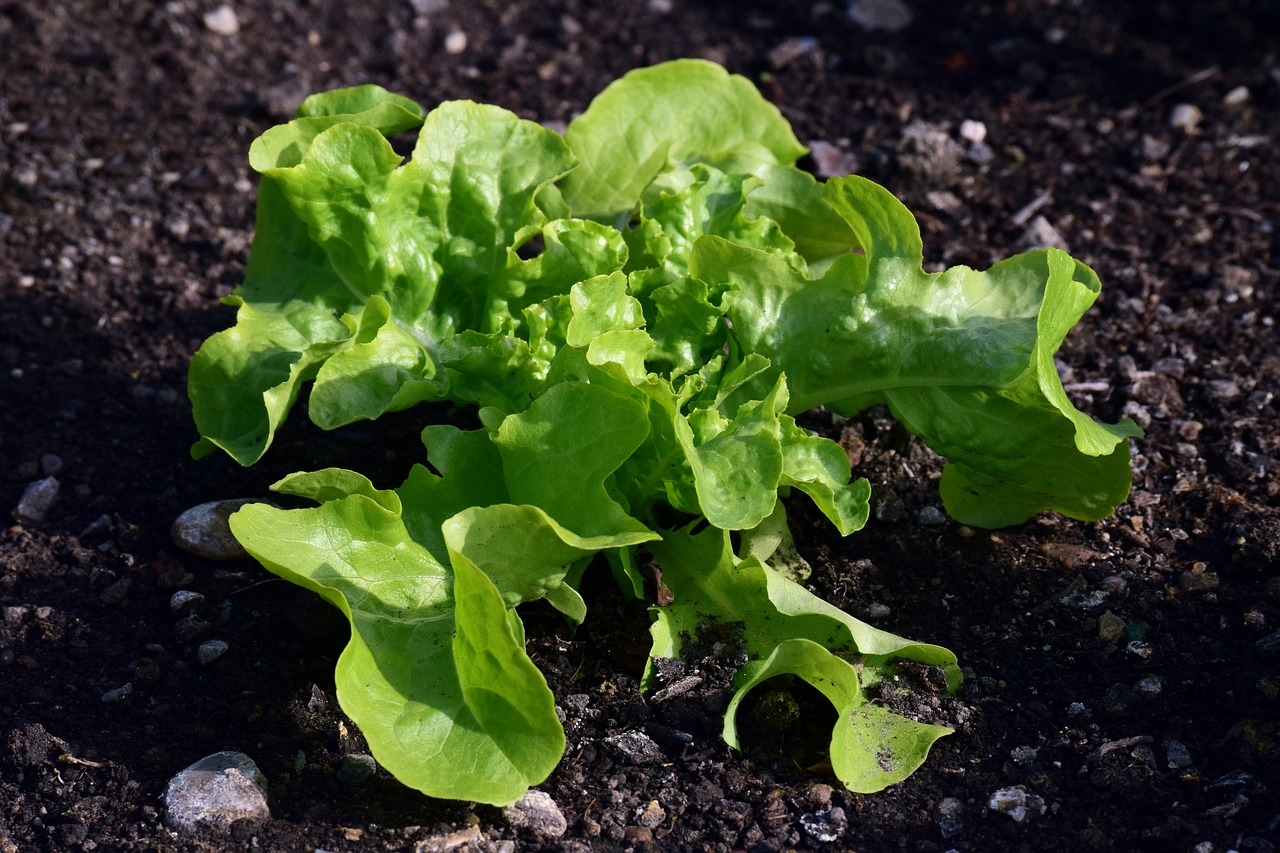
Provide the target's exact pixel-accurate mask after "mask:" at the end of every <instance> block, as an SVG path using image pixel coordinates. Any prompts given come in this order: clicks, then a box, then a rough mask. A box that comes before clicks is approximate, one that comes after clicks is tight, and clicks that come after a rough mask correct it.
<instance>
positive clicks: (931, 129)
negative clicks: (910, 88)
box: [897, 119, 964, 189]
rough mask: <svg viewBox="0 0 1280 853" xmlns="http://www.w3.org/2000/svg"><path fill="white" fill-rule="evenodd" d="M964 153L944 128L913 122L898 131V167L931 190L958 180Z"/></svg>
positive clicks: (942, 187)
mask: <svg viewBox="0 0 1280 853" xmlns="http://www.w3.org/2000/svg"><path fill="white" fill-rule="evenodd" d="M963 155H964V149H963V148H962V147H961V146H960V143H958V142H956V141H955V140H954V139H952V138H951V134H950V133H948V132H947V129H946V127H944V126H943V125H940V124H934V123H932V122H927V121H922V120H920V119H916V120H915V121H912V122H911V123H910V124H908V125H907V126H906V127H904V128H903V129H902V139H901V141H900V142H899V143H898V149H897V157H898V165H900V166H901V167H902V168H903V169H904V170H905V171H907V172H909V173H911V174H913V175H916V176H917V177H919V178H921V179H922V180H923V181H925V182H926V183H927V184H930V185H932V187H933V188H935V189H945V188H946V187H949V186H951V185H953V184H955V183H956V181H957V180H958V179H959V177H960V158H961V157H962V156H963Z"/></svg>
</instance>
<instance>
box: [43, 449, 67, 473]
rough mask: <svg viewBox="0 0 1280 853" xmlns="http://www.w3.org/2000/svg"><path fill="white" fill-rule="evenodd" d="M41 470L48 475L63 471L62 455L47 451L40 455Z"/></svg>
mask: <svg viewBox="0 0 1280 853" xmlns="http://www.w3.org/2000/svg"><path fill="white" fill-rule="evenodd" d="M40 470H41V471H42V472H43V473H44V475H45V476H46V477H54V476H57V475H58V474H61V473H62V457H61V456H58V455H56V454H54V453H46V454H45V455H44V456H41V457H40Z"/></svg>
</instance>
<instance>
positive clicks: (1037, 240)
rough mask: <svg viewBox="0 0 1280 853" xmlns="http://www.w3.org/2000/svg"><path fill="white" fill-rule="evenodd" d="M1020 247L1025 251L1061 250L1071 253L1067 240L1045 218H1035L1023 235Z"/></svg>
mask: <svg viewBox="0 0 1280 853" xmlns="http://www.w3.org/2000/svg"><path fill="white" fill-rule="evenodd" d="M1018 245H1019V246H1020V247H1021V248H1023V249H1061V250H1062V251H1064V252H1068V251H1070V249H1069V248H1068V247H1067V241H1066V238H1064V237H1063V236H1062V234H1061V233H1059V231H1058V229H1057V228H1054V227H1053V225H1052V224H1051V223H1050V222H1049V220H1048V219H1045V218H1044V217H1043V216H1036V217H1035V218H1033V219H1032V220H1031V222H1030V224H1029V225H1027V230H1026V231H1024V232H1023V233H1022V239H1021V240H1019V243H1018Z"/></svg>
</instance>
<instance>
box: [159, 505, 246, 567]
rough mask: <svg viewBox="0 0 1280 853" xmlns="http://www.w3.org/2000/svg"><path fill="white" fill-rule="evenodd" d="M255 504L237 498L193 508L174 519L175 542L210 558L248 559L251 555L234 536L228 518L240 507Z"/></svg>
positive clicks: (172, 533) (199, 555)
mask: <svg viewBox="0 0 1280 853" xmlns="http://www.w3.org/2000/svg"><path fill="white" fill-rule="evenodd" d="M251 503H255V501H253V500H248V499H235V500H225V501H210V502H209V503H203V504H200V505H199V506H194V507H192V508H191V509H189V510H187V511H186V512H184V513H183V514H182V515H180V516H178V518H177V519H176V520H175V521H174V522H173V527H172V528H171V530H170V535H171V536H172V537H173V544H175V545H177V546H178V547H179V548H181V549H182V550H184V551H186V552H187V553H189V554H195V555H196V556H197V557H204V558H205V559H207V560H243V559H246V558H247V557H248V556H249V554H248V552H246V551H245V550H244V546H242V545H241V544H240V543H239V542H237V541H236V538H235V537H234V536H232V535H231V527H230V526H229V525H228V523H227V519H228V518H230V517H231V514H232V513H233V512H235V511H236V510H238V509H240V507H242V506H244V505H245V504H251Z"/></svg>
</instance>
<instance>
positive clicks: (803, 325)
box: [691, 176, 1140, 526]
mask: <svg viewBox="0 0 1280 853" xmlns="http://www.w3.org/2000/svg"><path fill="white" fill-rule="evenodd" d="M825 198H826V201H827V203H828V204H829V205H830V206H831V207H832V209H834V210H835V211H836V212H837V213H838V214H839V215H840V216H842V217H843V218H844V219H845V221H846V222H847V223H848V224H849V226H850V228H851V230H852V231H853V232H854V234H855V235H856V237H857V240H858V245H859V246H861V247H862V252H863V253H862V254H845V255H842V256H840V257H838V258H836V259H835V260H834V261H833V262H832V263H831V265H830V267H829V268H828V269H827V271H826V273H825V274H824V275H823V276H822V277H821V278H819V279H816V280H810V279H808V278H807V277H806V276H805V275H804V274H803V273H801V272H800V271H798V270H796V269H795V268H793V267H792V266H790V265H788V264H787V263H786V262H785V261H784V260H783V259H781V258H779V257H777V256H775V255H772V254H769V253H765V252H762V251H759V250H756V249H752V248H750V247H743V246H739V245H736V244H733V243H731V242H729V241H727V240H724V239H722V238H718V237H714V236H708V237H705V238H703V239H702V240H700V241H699V242H698V244H697V245H696V246H695V249H694V253H693V258H692V264H691V267H692V269H693V272H694V274H695V275H697V276H698V277H700V278H702V279H704V280H706V281H709V282H715V283H719V284H727V285H728V286H730V287H731V288H732V293H731V294H730V295H729V296H728V297H726V301H727V302H728V307H727V314H728V316H729V318H730V320H731V322H732V323H733V329H734V335H735V337H736V338H737V341H738V345H739V347H740V348H741V349H742V350H743V351H744V352H749V353H758V354H761V355H763V356H765V357H767V358H768V359H769V360H770V361H771V362H772V364H773V367H774V369H775V370H776V371H780V372H782V373H784V374H785V375H786V377H787V382H788V385H789V387H790V388H791V389H792V403H791V406H790V410H791V411H794V412H799V411H804V410H807V409H810V408H813V407H814V406H818V405H826V406H829V407H830V408H832V409H834V410H836V411H839V412H844V413H852V412H855V411H858V410H860V409H863V408H866V407H867V406H869V405H872V404H875V403H881V402H882V403H887V404H888V406H889V409H890V411H892V412H893V414H894V415H895V417H897V418H898V419H899V420H901V421H902V422H903V423H904V425H905V426H906V427H907V428H908V429H910V430H911V431H912V432H914V433H915V434H916V435H919V436H920V437H921V438H923V439H924V440H925V442H926V443H928V444H929V445H930V446H931V447H932V448H933V449H934V450H936V451H937V452H938V453H940V454H941V455H943V456H946V457H947V459H948V461H949V465H948V469H947V471H948V473H946V474H944V482H945V483H946V487H945V488H944V490H943V498H944V501H945V502H946V505H947V509H948V511H949V512H950V513H951V514H952V515H953V516H954V517H956V518H957V519H958V520H960V521H962V522H964V523H967V524H974V525H979V526H1000V525H1006V524H1016V523H1019V522H1021V521H1024V520H1026V519H1027V518H1029V517H1030V516H1031V515H1033V514H1035V513H1036V512H1039V511H1041V510H1045V509H1053V510H1057V511H1059V512H1061V513H1063V514H1065V515H1069V516H1072V517H1076V518H1083V519H1096V518H1100V517H1102V516H1105V515H1107V514H1108V513H1110V512H1112V511H1113V510H1114V508H1115V506H1116V505H1117V504H1118V503H1119V502H1120V501H1122V500H1124V499H1125V497H1126V496H1127V495H1128V492H1129V488H1130V480H1131V478H1130V475H1129V468H1128V445H1127V443H1126V439H1127V438H1128V437H1130V436H1135V435H1139V434H1140V431H1139V430H1137V428H1136V427H1135V426H1134V425H1133V423H1132V422H1131V421H1128V420H1126V421H1123V422H1121V423H1119V424H1114V425H1109V424H1100V423H1098V422H1096V421H1094V420H1092V419H1090V418H1088V417H1087V416H1085V415H1083V414H1082V413H1080V412H1079V411H1077V410H1076V408H1075V407H1074V406H1073V405H1072V404H1071V402H1070V400H1068V399H1067V396H1066V393H1065V391H1064V390H1063V388H1062V383H1061V381H1060V380H1059V379H1058V375H1057V370H1056V367H1055V366H1054V363H1053V354H1054V353H1055V352H1056V351H1057V349H1058V347H1059V346H1060V345H1061V343H1062V340H1063V338H1064V337H1065V335H1066V332H1067V331H1068V330H1069V329H1070V327H1071V326H1072V325H1074V324H1075V322H1076V321H1077V320H1079V318H1080V316H1081V315H1082V314H1083V312H1084V311H1085V310H1086V309H1087V308H1088V307H1089V306H1090V305H1091V304H1092V302H1093V300H1094V299H1095V298H1096V297H1097V292H1098V280H1097V277H1096V276H1095V275H1094V274H1093V272H1092V271H1091V270H1089V269H1088V267H1085V266H1084V265H1083V264H1081V263H1079V262H1078V261H1075V260H1073V259H1072V258H1070V257H1068V256H1067V255H1066V254H1064V253H1062V252H1059V251H1057V250H1047V251H1037V252H1029V253H1027V254H1024V255H1018V256H1017V257H1014V258H1010V259H1009V260H1006V261H1002V262H1000V263H998V264H996V265H995V266H993V267H991V269H989V270H987V271H985V272H978V271H975V270H972V269H969V268H967V267H952V268H951V269H949V270H947V271H945V272H943V273H938V274H927V273H925V272H924V271H923V270H922V269H921V263H922V251H921V243H920V233H919V228H918V227H917V226H916V223H915V220H914V218H913V217H912V216H911V214H910V213H909V212H908V211H907V210H906V208H904V207H903V206H902V205H901V204H900V203H899V202H898V201H897V200H896V199H894V198H893V196H892V195H890V194H889V193H888V192H887V191H885V190H884V189H883V188H881V187H879V186H877V185H875V184H873V183H872V182H870V181H868V180H866V179H864V178H858V177H853V176H851V177H848V178H844V179H837V178H833V179H832V180H830V181H828V183H827V190H826V192H825ZM759 387H763V386H762V385H761V386H759Z"/></svg>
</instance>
